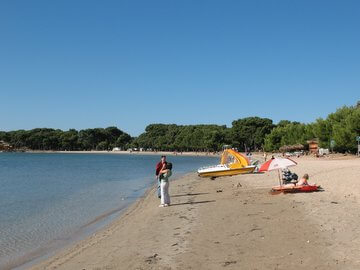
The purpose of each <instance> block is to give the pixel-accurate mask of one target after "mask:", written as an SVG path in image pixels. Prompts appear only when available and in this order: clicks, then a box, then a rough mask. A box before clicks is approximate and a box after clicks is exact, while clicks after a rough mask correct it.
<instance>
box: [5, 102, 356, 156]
mask: <svg viewBox="0 0 360 270" xmlns="http://www.w3.org/2000/svg"><path fill="white" fill-rule="evenodd" d="M359 135H360V102H358V103H357V105H355V106H344V107H342V108H339V109H338V110H337V111H336V112H334V113H331V114H329V115H328V117H327V118H326V119H322V118H319V119H317V120H316V121H315V122H313V123H309V124H304V123H299V122H291V121H288V120H282V121H280V122H279V123H278V124H277V125H275V124H274V123H273V121H272V120H271V119H268V118H260V117H247V118H242V119H238V120H235V121H233V122H232V126H231V127H226V126H225V125H175V124H150V125H148V126H147V127H146V128H145V132H144V133H142V134H141V135H140V136H138V137H136V138H135V137H131V136H130V135H129V134H127V133H125V132H123V131H121V130H120V129H118V128H117V127H108V128H94V129H84V130H80V131H77V130H75V129H70V130H68V131H62V130H59V129H48V128H37V129H32V130H28V131H26V130H17V131H9V132H4V131H3V132H0V140H3V141H5V142H8V143H10V144H11V145H13V146H14V147H15V148H24V147H26V148H29V149H33V150H110V149H112V148H113V147H120V148H122V149H128V148H144V149H151V150H158V151H161V150H162V151H219V150H221V149H222V147H223V145H231V146H232V147H236V148H238V150H240V151H248V150H250V151H254V150H265V151H277V150H278V149H279V148H280V147H282V146H284V145H294V144H303V145H304V146H306V145H307V141H308V140H312V139H315V138H316V139H317V140H318V141H319V146H320V147H323V148H331V147H333V149H334V150H335V151H337V152H346V151H348V152H353V153H354V152H356V150H357V144H356V141H355V138H356V136H359Z"/></svg>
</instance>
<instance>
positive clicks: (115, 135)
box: [0, 127, 132, 151]
mask: <svg viewBox="0 0 360 270" xmlns="http://www.w3.org/2000/svg"><path fill="white" fill-rule="evenodd" d="M0 140H3V141H6V142H8V143H10V144H11V145H13V146H14V147H15V148H17V149H20V148H28V149H32V150H68V151H71V150H108V149H112V148H113V147H121V148H125V147H126V146H127V145H128V144H129V143H131V141H132V138H131V136H130V135H129V134H127V133H125V132H123V131H121V130H119V129H118V128H116V127H108V128H105V129H104V128H95V129H85V130H80V131H77V130H75V129H70V130H68V131H62V130H60V129H51V128H36V129H32V130H17V131H10V132H0Z"/></svg>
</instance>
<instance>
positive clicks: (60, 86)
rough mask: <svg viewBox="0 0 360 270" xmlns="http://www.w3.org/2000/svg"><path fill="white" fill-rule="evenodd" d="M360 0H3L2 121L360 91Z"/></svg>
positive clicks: (129, 119) (326, 105)
mask: <svg viewBox="0 0 360 270" xmlns="http://www.w3.org/2000/svg"><path fill="white" fill-rule="evenodd" d="M359 12H360V1H350V0H349V1H316V0H312V1H305V0H304V1H295V0H294V1H291V0H284V1H280V0H272V1H270V0H263V1H259V0H252V1H250V0H249V1H240V0H238V1H228V0H223V1H220V0H219V1H210V0H209V1H195V0H192V1H187V0H181V1H180V0H178V1H175V0H163V1H156V0H153V1H136V0H132V1H120V0H119V1H110V0H107V1H99V0H97V1H94V0H83V1H80V0H72V1H68V0H62V1H45V0H44V1H39V0H32V1H25V0H22V1H19V0H2V1H0V37H1V38H0V40H1V42H0V94H1V95H0V100H1V103H0V115H1V116H0V130H17V129H32V128H36V127H51V128H60V129H63V130H67V129H69V128H75V129H84V128H95V127H108V126H117V127H119V128H120V129H122V130H124V131H126V132H128V133H130V134H131V135H133V136H137V135H139V134H141V133H142V132H143V131H144V129H145V127H146V126H147V125H148V124H151V123H175V124H220V125H228V126H231V122H232V121H233V120H237V119H239V118H244V117H248V116H259V117H267V118H270V119H272V120H274V122H275V123H277V122H278V121H279V120H283V119H286V120H291V121H299V122H305V123H309V122H313V121H315V120H316V119H317V118H319V117H323V118H325V117H326V116H327V115H328V114H329V113H331V112H334V111H335V110H336V109H337V108H339V107H341V106H343V105H347V106H349V105H354V104H355V103H356V102H357V101H358V100H360V49H359V48H360V30H359V29H360V16H359Z"/></svg>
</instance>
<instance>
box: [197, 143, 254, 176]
mask: <svg viewBox="0 0 360 270" xmlns="http://www.w3.org/2000/svg"><path fill="white" fill-rule="evenodd" d="M255 168H256V166H253V165H250V161H249V160H248V159H247V157H245V156H244V155H242V154H240V153H239V152H236V151H235V150H232V149H226V150H224V153H223V154H222V156H221V161H220V164H219V165H215V166H209V167H203V168H200V169H199V170H198V175H199V176H200V177H211V178H215V177H220V176H231V175H237V174H243V173H252V172H254V170H255Z"/></svg>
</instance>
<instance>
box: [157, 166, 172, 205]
mask: <svg viewBox="0 0 360 270" xmlns="http://www.w3.org/2000/svg"><path fill="white" fill-rule="evenodd" d="M171 170H172V164H171V163H170V162H168V163H166V164H165V166H164V168H163V169H161V171H160V173H159V179H160V194H161V204H160V205H159V207H166V206H169V205H170V195H169V177H170V176H171V175H172V172H171Z"/></svg>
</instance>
